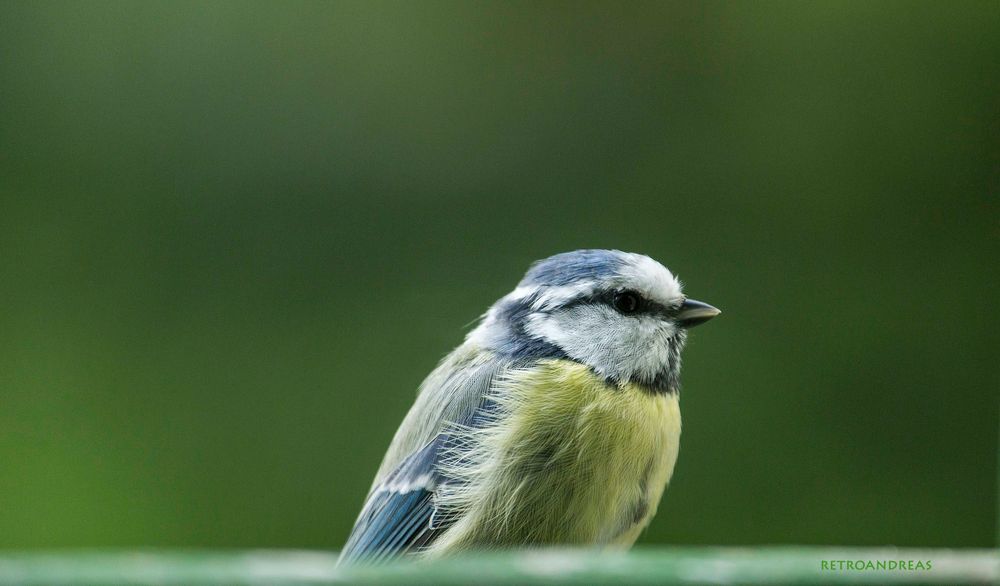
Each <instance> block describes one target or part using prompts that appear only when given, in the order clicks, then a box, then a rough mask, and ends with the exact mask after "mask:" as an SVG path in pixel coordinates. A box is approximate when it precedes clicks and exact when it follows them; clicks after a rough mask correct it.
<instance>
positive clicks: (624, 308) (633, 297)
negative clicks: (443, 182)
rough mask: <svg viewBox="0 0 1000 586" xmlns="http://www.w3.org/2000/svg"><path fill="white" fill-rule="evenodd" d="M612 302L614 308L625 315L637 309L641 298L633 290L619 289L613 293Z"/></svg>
mask: <svg viewBox="0 0 1000 586" xmlns="http://www.w3.org/2000/svg"><path fill="white" fill-rule="evenodd" d="M612 303H614V305H615V309H617V310H618V311H620V312H622V313H624V314H626V315H627V314H630V313H635V312H637V311H639V306H640V305H641V304H642V299H640V297H639V294H638V293H636V292H635V291H619V292H618V293H615V296H614V299H612Z"/></svg>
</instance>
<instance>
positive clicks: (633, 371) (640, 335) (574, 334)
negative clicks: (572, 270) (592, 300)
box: [525, 305, 674, 381]
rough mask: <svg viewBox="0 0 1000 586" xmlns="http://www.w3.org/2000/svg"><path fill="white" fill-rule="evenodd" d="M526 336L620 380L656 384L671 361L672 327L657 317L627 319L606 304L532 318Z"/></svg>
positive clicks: (542, 314)
mask: <svg viewBox="0 0 1000 586" xmlns="http://www.w3.org/2000/svg"><path fill="white" fill-rule="evenodd" d="M525 329H526V330H527V332H528V333H529V334H530V335H532V336H535V337H537V338H540V339H542V340H545V341H546V342H549V343H550V344H554V345H556V346H558V347H559V348H561V349H562V350H563V352H565V353H566V354H567V355H568V356H569V357H570V358H572V359H573V360H576V361H577V362H580V363H583V364H586V365H587V366H590V367H591V368H593V369H594V370H595V371H596V372H597V373H598V374H601V375H602V376H607V377H610V378H614V379H616V380H621V381H628V380H647V381H648V380H653V379H654V378H655V377H656V375H657V373H659V372H660V371H662V370H663V368H664V366H665V365H666V363H667V361H668V360H669V359H670V339H671V336H672V334H673V333H674V328H673V326H672V325H670V324H669V323H667V322H664V321H663V320H660V319H657V318H655V317H652V316H649V317H646V316H640V317H626V316H623V315H620V314H618V313H617V312H616V311H614V310H613V309H611V308H610V307H606V306H604V305H580V306H576V307H571V308H568V309H566V310H563V311H557V312H555V313H549V314H544V313H541V314H533V315H531V316H529V317H528V319H527V323H526V327H525Z"/></svg>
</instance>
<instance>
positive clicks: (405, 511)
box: [341, 346, 531, 562]
mask: <svg viewBox="0 0 1000 586" xmlns="http://www.w3.org/2000/svg"><path fill="white" fill-rule="evenodd" d="M529 363H531V360H524V359H517V358H513V357H509V356H505V357H498V356H497V355H495V354H492V353H484V352H480V351H478V350H477V349H475V348H470V347H468V346H463V347H460V348H458V349H456V350H455V351H454V352H453V353H452V354H451V355H449V356H448V357H447V358H446V359H445V360H444V361H442V363H441V364H440V365H439V366H438V368H437V369H435V371H434V372H433V373H431V375H430V376H429V377H428V378H427V380H426V381H424V384H423V385H422V387H421V392H420V395H419V396H418V399H417V402H416V403H415V404H414V406H413V407H412V408H411V409H410V413H408V414H407V419H406V421H404V424H403V426H401V429H404V428H405V429H406V430H408V432H407V433H397V436H396V437H395V438H394V439H393V443H392V445H391V446H390V447H389V451H388V452H387V455H386V458H385V460H383V464H382V468H381V469H380V471H379V474H378V475H377V476H376V481H375V484H374V485H373V486H372V489H371V491H370V492H369V494H368V498H367V499H366V501H365V505H364V507H363V508H362V510H361V514H360V515H359V516H358V520H357V521H356V522H355V525H354V529H353V530H352V531H351V535H350V537H348V540H347V544H346V545H345V546H344V549H343V553H342V554H341V561H343V562H350V561H359V560H365V561H378V560H382V559H385V558H388V557H392V556H396V555H400V554H403V553H408V552H414V551H420V550H421V549H422V548H424V547H426V546H428V545H430V544H431V543H432V542H433V541H434V540H435V539H436V538H437V537H438V536H439V535H441V533H443V532H444V531H446V530H447V529H448V527H449V526H450V525H451V524H452V523H453V521H454V519H450V518H447V517H448V516H449V515H443V514H438V515H435V498H434V497H435V494H436V492H437V491H438V490H440V489H441V488H442V487H444V486H448V485H453V484H454V483H457V482H460V481H459V480H458V479H453V478H447V477H445V476H444V475H443V473H442V472H441V460H442V458H443V457H445V455H447V457H448V458H449V460H450V461H452V462H453V461H454V459H455V458H461V457H462V453H463V452H464V451H465V446H463V445H461V443H462V442H461V440H458V439H456V438H454V437H453V436H452V435H451V434H449V429H454V428H452V427H450V426H451V425H459V426H461V427H478V426H480V425H483V424H485V422H487V421H489V420H490V418H489V413H490V412H491V411H492V410H493V409H494V408H495V403H494V402H493V401H492V400H490V399H489V396H490V393H491V388H492V384H493V381H495V380H497V378H498V377H502V376H503V375H504V373H505V372H507V371H509V370H510V369H512V368H523V367H524V366H525V365H526V364H529Z"/></svg>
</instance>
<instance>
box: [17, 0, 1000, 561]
mask: <svg viewBox="0 0 1000 586" xmlns="http://www.w3.org/2000/svg"><path fill="white" fill-rule="evenodd" d="M998 60H1000V8H998V4H996V3H995V2H953V3H942V2H880V3H872V2H819V3H795V2H770V3H751V2H746V3H717V2H707V3H672V2H669V3H664V2H657V3H630V4H617V3H595V4H583V3H537V2H527V3H506V2H505V3H486V4H484V3H463V2H453V3H427V2H424V3H408V2H398V3H382V2H356V3H342V2H337V3H325V2H306V3H303V2H291V3H261V4H245V3H236V2H232V3H227V2H211V3H190V2H143V3H131V2H124V1H123V2H111V3H105V2H79V3H63V2H52V3H47V2H42V3H28V2H12V1H4V2H3V3H2V4H0V547H6V548H10V547H16V548H36V547H60V546H137V545H152V546H192V547H228V546H233V547H309V548H339V547H340V546H341V545H342V543H343V541H344V539H345V538H346V535H347V533H348V531H349V529H350V526H351V524H352V522H353V519H354V516H355V515H356V514H357V511H358V509H359V507H360V505H361V501H362V499H363V498H364V495H365V492H366V490H367V488H368V485H369V483H370V481H371V477H372V475H373V474H374V472H375V470H376V468H377V466H378V463H379V460H380V458H381V456H382V453H383V451H384V449H385V448H386V446H387V444H388V442H389V439H390V438H391V435H392V433H393V431H394V430H395V428H396V425H397V424H398V423H399V421H400V420H401V418H402V417H403V415H404V413H405V412H406V410H407V408H408V406H409V404H410V403H411V401H412V399H413V396H414V391H415V389H416V387H417V385H418V384H419V382H420V381H421V379H422V378H423V376H424V375H425V374H426V373H427V372H429V371H430V369H431V368H432V367H433V366H434V365H435V363H436V362H437V360H438V359H439V358H440V357H442V356H443V355H444V354H445V353H447V352H448V351H449V350H450V349H451V348H452V347H453V346H455V345H456V344H457V343H459V342H460V341H461V339H462V336H463V335H464V333H465V332H466V331H467V328H466V325H467V324H469V322H471V321H472V320H473V319H475V318H476V316H477V315H479V314H480V313H481V312H482V311H483V310H484V309H485V308H486V307H487V306H489V304H490V303H492V302H493V301H494V300H495V299H496V298H498V297H500V296H501V295H503V294H504V293H506V292H507V291H508V290H510V289H511V288H512V287H513V286H514V284H515V283H516V281H517V280H518V279H519V278H520V276H521V274H522V273H523V271H524V270H525V268H526V267H527V266H528V264H529V263H530V262H531V261H532V260H534V259H537V258H540V257H544V256H548V255H550V254H553V253H556V252H561V251H566V250H571V249H575V248H581V247H609V248H620V249H624V250H631V251H637V252H643V253H646V254H649V255H651V256H653V257H654V258H657V259H659V260H661V261H662V262H664V264H666V265H668V266H669V267H670V268H671V269H673V270H674V271H675V272H677V273H679V275H680V276H681V278H682V279H684V281H685V282H686V284H687V290H688V292H689V293H690V294H692V295H693V296H696V297H697V298H698V299H704V300H706V301H709V302H712V303H713V304H716V305H718V306H719V307H721V308H723V309H724V310H725V315H724V316H723V317H722V318H720V319H719V320H716V321H715V322H713V323H712V324H711V325H708V326H705V328H704V329H701V328H699V329H698V330H696V331H695V332H694V333H693V335H692V339H691V343H690V344H689V347H688V351H687V353H686V361H685V376H684V382H685V391H684V393H683V401H682V404H683V410H684V417H685V427H684V435H683V442H682V449H681V456H680V460H679V463H678V467H677V470H676V474H675V477H674V482H673V483H672V486H671V487H670V489H669V490H668V491H667V493H666V497H665V499H664V501H663V503H662V505H661V507H660V513H659V515H658V516H657V518H656V520H655V521H654V523H653V525H652V526H651V528H650V530H649V531H648V532H647V533H646V535H645V536H644V537H643V540H642V542H643V543H669V544H762V543H801V544H834V545H836V544H852V545H880V544H896V545H901V546H990V545H992V544H994V543H995V541H994V540H995V537H996V534H997V533H996V531H997V529H996V519H997V433H998V401H997V398H998V389H1000V375H998V369H997V350H998V336H997V328H998V327H1000V323H998V320H997V315H998V312H997V308H996V299H997V285H998V270H997V258H998V253H1000V246H998V244H1000V238H998V236H1000V221H998V220H1000V205H998V190H997V185H998V182H1000V173H998V168H1000V149H998V144H1000V141H998V140H997V137H998V133H1000V115H998V113H1000V105H998V104H1000V100H998V95H1000V72H998Z"/></svg>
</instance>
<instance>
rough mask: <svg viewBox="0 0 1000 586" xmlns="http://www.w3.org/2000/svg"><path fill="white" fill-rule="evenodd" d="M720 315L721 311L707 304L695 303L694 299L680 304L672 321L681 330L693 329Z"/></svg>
mask: <svg viewBox="0 0 1000 586" xmlns="http://www.w3.org/2000/svg"><path fill="white" fill-rule="evenodd" d="M720 313H722V311H721V310H719V309H716V308H714V307H712V306H711V305H709V304H707V303H702V302H701V301H695V300H694V299H685V300H684V303H681V308H680V311H678V312H677V316H676V317H675V318H674V319H675V320H676V321H677V325H679V326H680V327H682V328H693V327H695V326H696V325H699V324H703V323H705V322H707V321H708V320H710V319H712V318H713V317H715V316H717V315H719V314H720Z"/></svg>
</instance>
